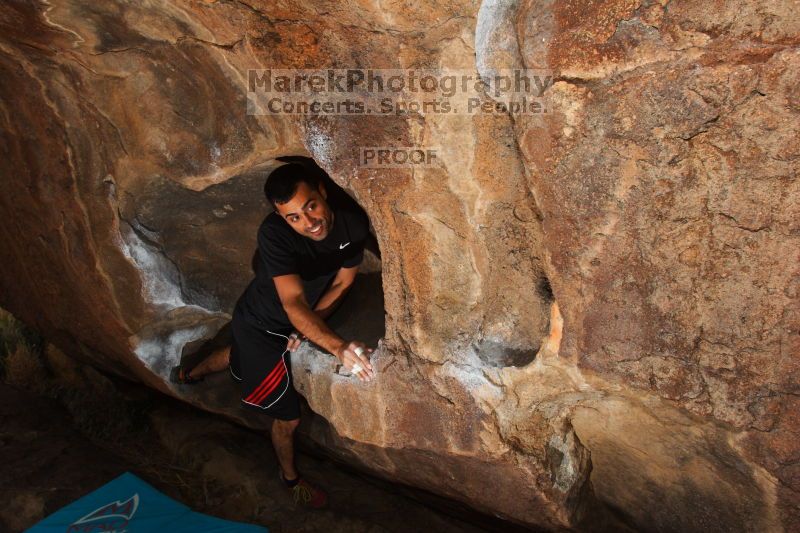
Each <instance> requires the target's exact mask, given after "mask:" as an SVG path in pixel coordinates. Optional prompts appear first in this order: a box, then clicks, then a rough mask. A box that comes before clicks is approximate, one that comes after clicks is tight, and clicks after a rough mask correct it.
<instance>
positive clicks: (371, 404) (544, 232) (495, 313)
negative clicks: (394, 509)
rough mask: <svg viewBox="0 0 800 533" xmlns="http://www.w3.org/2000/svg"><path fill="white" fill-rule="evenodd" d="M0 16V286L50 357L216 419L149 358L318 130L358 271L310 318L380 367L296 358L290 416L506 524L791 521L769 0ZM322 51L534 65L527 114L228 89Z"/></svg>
mask: <svg viewBox="0 0 800 533" xmlns="http://www.w3.org/2000/svg"><path fill="white" fill-rule="evenodd" d="M0 26H2V34H1V35H2V37H0V72H2V78H3V83H2V84H0V93H1V94H2V98H1V101H2V104H0V110H1V111H2V114H1V115H0V120H2V125H3V127H2V133H0V135H2V137H0V139H1V140H2V147H3V157H2V158H0V168H1V169H2V174H3V194H2V196H0V213H2V215H3V219H4V224H3V225H2V227H1V228H0V249H2V250H3V260H2V262H0V288H2V291H1V292H0V299H1V300H2V301H0V303H1V304H2V305H3V306H4V307H6V308H8V309H9V310H11V311H12V312H14V313H15V314H17V315H18V316H19V317H21V318H23V319H24V320H25V321H26V322H28V323H29V324H31V325H33V326H35V327H37V328H39V329H40V330H42V331H43V332H44V333H45V334H46V335H47V336H48V337H49V338H51V339H52V340H53V341H55V342H57V343H59V344H60V345H62V346H63V347H65V348H67V349H69V350H70V351H71V352H72V353H79V354H82V355H83V357H84V358H85V359H87V360H91V361H93V362H94V363H95V364H98V365H100V366H102V367H103V368H105V369H108V370H111V371H114V372H117V373H119V374H122V375H126V376H129V377H132V378H136V379H139V380H141V381H143V382H145V383H147V384H149V385H151V386H153V387H156V388H159V389H161V390H164V391H169V392H170V393H172V394H174V395H177V396H183V397H185V398H186V399H188V400H190V401H192V402H194V403H196V404H198V405H202V406H204V407H205V408H207V409H211V410H215V411H220V412H228V413H230V414H236V413H238V411H237V409H236V406H235V395H233V394H227V395H225V394H219V392H218V391H213V390H202V389H201V390H193V391H191V392H190V393H189V394H190V395H186V394H185V392H184V391H180V390H175V389H169V388H168V386H167V384H166V383H165V382H164V377H165V375H166V372H167V369H168V367H169V366H171V365H173V364H175V363H176V362H177V360H178V359H179V358H180V357H181V355H182V354H184V355H185V354H187V353H189V352H191V351H194V350H197V349H198V346H199V345H201V344H202V343H203V341H204V339H208V338H211V337H213V336H214V335H215V334H216V333H217V331H218V330H219V329H220V328H221V327H222V326H223V325H224V324H225V322H226V321H227V320H228V319H229V317H230V312H231V310H232V307H233V304H234V303H235V300H236V298H237V297H238V294H239V293H240V291H241V290H242V288H243V287H244V286H245V285H246V284H247V282H248V281H249V279H250V276H251V274H250V259H251V257H252V253H253V251H254V245H255V243H254V235H255V229H256V227H257V225H258V223H259V222H260V220H261V218H262V217H263V216H264V214H265V212H266V211H265V210H266V205H265V203H264V201H263V200H262V197H261V192H260V189H261V183H262V181H263V179H264V172H265V171H268V170H269V169H270V168H273V167H274V166H275V165H276V164H278V162H277V161H276V159H277V158H278V157H281V156H290V155H293V156H301V155H304V156H310V157H312V158H313V159H314V160H315V161H316V162H317V163H318V164H319V165H320V166H321V167H322V168H324V169H325V170H326V171H327V172H328V173H329V174H330V176H331V177H332V178H333V180H334V181H336V183H338V184H339V185H341V186H342V187H344V188H345V189H346V190H347V191H348V192H349V193H350V194H351V195H352V196H353V197H354V198H355V199H356V200H358V201H359V203H360V204H361V205H362V206H363V207H364V208H365V209H366V210H367V212H368V213H369V215H370V217H371V221H372V224H373V226H374V230H375V234H376V237H377V240H378V242H379V244H380V251H381V261H380V270H381V282H382V283H381V284H382V289H383V291H382V293H383V294H382V298H383V304H382V305H383V308H381V303H380V300H381V294H378V293H379V292H380V291H379V290H378V288H377V285H378V284H377V283H376V281H377V273H373V274H369V275H366V276H365V277H364V281H363V283H362V284H361V285H362V289H361V292H360V293H357V294H355V295H353V296H354V298H353V301H351V302H350V303H349V305H350V306H351V309H350V310H351V311H352V312H346V311H347V309H343V310H342V312H341V313H339V316H338V317H337V318H336V320H338V321H339V323H338V324H337V327H339V329H340V331H342V332H343V333H344V334H345V335H348V336H356V337H373V340H376V338H377V337H382V341H381V343H380V349H379V350H378V352H377V353H376V356H375V362H376V365H377V367H378V372H379V374H378V378H377V379H376V380H375V381H373V382H372V383H370V384H368V385H361V384H360V383H358V382H356V381H355V380H353V379H352V378H349V377H347V376H344V375H340V374H339V373H337V371H336V368H335V365H334V360H333V359H332V358H331V357H330V356H328V355H325V354H322V353H319V352H317V351H315V350H313V349H311V348H305V349H303V350H302V351H301V352H300V353H298V354H297V355H296V357H295V366H294V377H295V380H296V383H297V386H298V389H299V390H300V391H301V392H302V393H303V394H304V396H305V397H306V398H307V399H308V402H309V405H310V407H311V408H312V410H313V411H314V412H316V413H318V414H319V415H321V416H319V417H315V418H314V420H313V422H312V424H311V425H310V426H309V428H308V429H307V433H308V435H309V436H310V437H311V438H313V439H314V440H316V441H317V442H319V443H321V444H323V445H325V446H327V447H328V449H330V450H331V452H332V453H334V454H337V455H338V456H340V457H341V458H342V459H344V460H346V461H349V462H351V463H353V464H355V465H358V466H361V467H363V468H366V469H369V470H371V471H373V472H376V473H379V474H381V475H384V476H385V477H387V478H390V479H393V480H396V481H399V482H403V483H407V484H411V485H415V486H419V487H422V488H426V489H428V490H430V491H433V492H436V493H439V494H442V495H445V496H449V497H452V498H455V499H458V500H461V501H464V502H467V503H469V504H470V505H473V506H475V507H477V508H479V509H481V510H484V511H487V512H491V513H495V514H498V515H500V516H504V517H506V518H509V519H512V520H514V521H517V522H519V523H522V524H526V525H529V526H532V527H539V528H543V529H550V530H559V529H590V528H592V527H595V528H597V527H600V526H599V524H600V522H597V520H599V519H598V516H602V514H603V510H604V509H613V512H614V516H615V517H616V518H617V519H619V520H621V521H622V522H624V523H626V524H627V525H628V526H630V527H632V528H634V529H644V530H655V531H708V530H722V531H743V530H746V531H750V530H758V531H792V530H797V529H798V528H800V513H798V508H800V496H798V491H800V475H798V464H800V463H799V462H800V445H798V442H800V440H799V439H798V437H800V435H798V433H800V429H798V428H799V427H800V426H799V425H798V413H800V410H799V409H798V407H800V406H799V405H798V394H800V388H798V383H800V362H799V361H798V352H799V351H800V337H799V336H798V330H800V312H799V311H800V309H798V308H799V307H800V306H799V305H798V296H800V269H799V268H798V265H799V264H800V263H799V262H798V257H799V256H800V227H798V221H800V194H798V192H799V191H798V188H800V185H798V178H797V171H798V156H799V155H800V141H799V140H798V139H799V138H800V135H798V130H800V120H798V118H800V117H799V116H798V115H799V114H800V92H798V87H800V83H798V81H800V80H798V76H799V74H798V72H800V68H798V67H800V47H799V45H800V19H799V18H798V17H797V15H796V6H795V5H794V4H793V3H792V2H790V1H788V0H786V1H783V2H781V1H777V0H775V1H768V2H758V1H755V0H752V1H751V0H747V1H738V2H734V1H721V2H716V3H713V4H709V3H707V2H700V1H697V0H684V1H678V0H675V1H672V2H667V1H633V0H631V1H624V0H618V1H617V0H605V1H597V2H577V1H563V2H551V1H544V0H543V1H536V0H520V1H498V0H485V1H484V2H483V3H482V4H480V5H477V4H476V3H472V2H441V3H437V4H436V5H435V6H432V5H427V6H425V7H423V6H421V5H416V4H406V3H389V4H386V3H384V4H383V5H375V4H371V3H362V2H355V3H348V2H344V3H342V2H323V3H319V2H303V1H296V2H289V3H279V4H277V5H276V4H275V3H273V2H267V1H250V2H241V1H238V0H237V1H232V2H227V1H219V2H215V1H213V0H209V1H205V2H197V1H190V0H185V1H178V2H152V3H148V4H146V5H145V4H140V3H124V2H103V3H96V4H95V3H91V4H90V3H86V2H79V1H72V2H70V1H66V0H59V1H56V2H47V3H45V2H29V1H22V0H19V1H16V0H15V1H11V2H5V3H4V5H3V6H2V7H0ZM327 67H331V68H348V67H370V68H396V69H401V68H425V69H440V68H452V69H465V70H471V71H475V70H476V69H477V71H478V72H479V73H480V74H481V75H483V76H487V77H490V76H492V75H493V74H494V73H496V72H499V71H501V70H503V69H513V68H526V69H541V70H544V71H547V72H549V73H550V74H549V75H551V76H552V78H551V80H552V85H550V86H549V87H548V88H547V91H546V92H545V95H544V108H545V109H546V112H545V113H538V114H537V113H533V114H532V113H493V114H472V115H468V114H461V115H457V114H435V113H425V114H411V115H400V116H395V115H389V116H367V115H362V116H352V115H351V116H341V115H338V116H319V117H310V116H309V117H301V116H291V115H253V114H248V113H246V91H247V79H248V78H247V71H248V69H264V68H272V69H277V68H284V69H299V68H327ZM489 98H490V97H489V96H486V97H485V99H486V101H490V100H489ZM368 146H413V147H426V146H435V147H437V148H438V152H437V155H438V157H437V162H436V164H434V165H430V166H426V167H421V168H407V167H406V168H396V169H369V168H365V167H363V166H360V165H359V159H358V153H359V149H360V148H361V147H368ZM371 264H372V265H373V267H374V266H375V265H376V264H378V261H377V259H375V258H374V257H373V258H371ZM372 270H373V272H374V271H375V268H373V269H372ZM384 310H385V324H380V322H381V315H382V312H383V311H384ZM364 327H367V328H369V332H368V333H365V332H364ZM232 400H234V401H232ZM615 527H617V528H621V527H622V525H621V523H620V524H617V525H616V526H615Z"/></svg>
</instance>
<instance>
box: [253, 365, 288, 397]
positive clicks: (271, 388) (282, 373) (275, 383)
mask: <svg viewBox="0 0 800 533" xmlns="http://www.w3.org/2000/svg"><path fill="white" fill-rule="evenodd" d="M285 375H286V369H285V368H283V367H281V371H280V372H278V374H277V375H276V376H275V379H273V381H272V383H270V385H269V387H267V388H266V389H265V390H264V391H262V392H261V393H260V394H259V395H258V397H257V398H256V399H255V400H254V401H253V403H258V404H260V403H261V402H263V401H264V399H265V398H266V397H267V396H269V395H270V394H272V391H274V390H275V389H276V388H277V387H278V385H280V384H281V381H283V376H285Z"/></svg>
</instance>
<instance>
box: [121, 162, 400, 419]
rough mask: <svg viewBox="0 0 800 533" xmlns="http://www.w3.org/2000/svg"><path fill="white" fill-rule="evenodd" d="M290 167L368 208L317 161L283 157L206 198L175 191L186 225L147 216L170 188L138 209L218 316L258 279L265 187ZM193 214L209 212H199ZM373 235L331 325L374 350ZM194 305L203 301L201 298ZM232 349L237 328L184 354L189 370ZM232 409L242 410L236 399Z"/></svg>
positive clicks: (379, 329) (186, 283) (223, 397)
mask: <svg viewBox="0 0 800 533" xmlns="http://www.w3.org/2000/svg"><path fill="white" fill-rule="evenodd" d="M286 162H297V163H301V164H303V165H304V166H306V167H307V168H308V170H309V172H313V173H315V174H316V175H317V176H318V177H319V179H320V180H321V181H322V182H323V183H324V185H325V188H326V190H327V191H328V199H329V201H330V202H337V203H338V204H339V205H342V204H347V205H348V208H349V209H358V210H363V208H362V207H361V206H359V205H358V203H357V202H356V201H355V200H354V199H353V197H352V196H351V195H349V194H348V193H347V192H346V191H345V190H344V189H342V188H341V187H340V186H339V185H337V184H336V183H335V182H334V181H333V180H332V179H331V178H330V177H329V176H328V175H327V174H326V173H325V171H324V170H322V169H321V168H320V167H319V166H318V165H317V164H316V162H315V161H314V160H313V159H310V158H307V157H301V156H287V157H281V158H278V160H277V161H273V162H271V163H269V164H268V165H264V166H261V167H259V168H256V169H253V170H251V171H248V172H245V173H243V174H241V175H238V176H235V177H233V178H231V179H230V180H228V181H226V182H224V183H220V184H218V185H214V186H212V187H209V188H207V189H205V190H204V191H201V192H195V191H188V190H186V189H183V188H179V190H175V189H174V187H172V186H169V187H170V189H172V192H174V193H176V194H178V195H179V197H180V200H179V202H178V204H179V205H180V207H181V209H180V211H179V212H174V209H173V219H174V218H178V219H182V220H184V221H185V222H184V223H182V224H181V223H177V222H175V221H174V220H173V221H171V222H166V220H165V221H164V223H162V224H160V225H159V224H154V223H153V219H154V218H157V217H153V216H148V215H150V214H152V213H156V212H158V211H159V208H158V207H156V206H157V205H158V204H159V203H161V202H163V201H164V200H160V199H163V198H165V196H164V193H163V190H162V191H161V193H160V194H151V195H150V196H149V201H148V202H141V203H140V205H141V206H143V207H141V208H140V209H137V219H139V220H140V222H142V219H143V218H144V219H145V220H146V224H147V227H148V228H151V229H153V228H154V227H156V228H160V229H161V230H162V231H164V229H167V228H169V230H168V231H167V233H169V236H167V235H163V237H162V239H161V243H162V251H163V253H164V255H166V256H167V257H169V258H170V260H171V262H172V263H173V264H174V265H175V266H176V267H177V268H178V270H179V272H180V273H181V278H182V282H181V288H182V290H183V291H184V292H185V293H189V294H195V295H196V294H203V295H205V297H204V298H203V299H202V301H205V302H208V301H211V302H215V304H216V305H215V307H216V309H213V310H215V311H216V310H221V311H224V312H226V313H232V312H233V308H234V306H235V304H236V301H237V299H238V298H239V296H240V295H241V294H242V292H243V291H244V289H245V288H246V286H247V284H248V283H249V282H250V280H252V279H253V276H254V273H255V269H256V268H257V267H258V265H259V261H258V260H257V259H258V251H257V249H256V233H257V230H258V227H259V225H260V224H261V221H262V220H263V219H264V217H265V216H267V215H268V214H269V213H270V212H271V211H272V207H271V206H270V205H269V203H268V202H267V201H266V198H264V194H263V185H264V181H265V180H266V177H267V176H268V175H269V173H270V172H271V171H272V170H273V169H274V168H277V167H278V166H280V165H281V164H282V163H286ZM193 211H203V212H204V213H205V214H203V215H201V214H196V213H194V214H193V213H192V212H193ZM208 212H210V213H211V216H208ZM198 220H201V221H202V220H206V222H204V223H201V222H198ZM142 223H145V222H142ZM334 223H335V222H334ZM156 231H158V230H156ZM370 232H371V235H370V238H369V239H368V241H367V244H366V249H365V251H364V260H363V262H362V264H361V266H360V267H359V274H358V275H357V277H356V281H355V283H354V285H353V286H352V288H351V289H350V291H349V292H348V294H347V295H346V296H345V298H344V300H343V301H342V302H341V304H340V305H339V308H338V309H337V310H336V311H335V312H334V313H333V315H331V316H330V317H329V318H328V320H327V323H328V325H329V326H330V327H331V328H332V329H333V330H334V331H336V332H337V333H338V334H339V335H341V336H342V337H343V338H345V339H357V340H361V341H363V342H365V343H366V344H367V345H368V346H371V347H374V346H376V345H377V343H378V341H379V340H380V339H381V338H382V337H383V335H384V331H385V316H384V307H383V286H382V282H381V259H380V250H379V248H378V242H377V239H376V238H375V234H374V228H373V227H372V225H371V224H370ZM159 233H160V232H159ZM192 235H194V237H192ZM193 300H194V301H195V302H198V301H199V300H198V299H197V298H194V299H193ZM230 343H231V333H230V324H226V325H225V326H224V327H223V328H222V329H220V330H219V331H217V332H216V334H213V336H211V337H210V336H208V335H206V336H204V337H203V338H200V339H198V340H195V341H193V342H190V343H187V344H186V345H185V346H184V347H183V350H182V354H183V357H182V363H183V364H185V365H186V366H188V367H192V366H195V365H197V364H198V363H199V362H200V361H202V360H204V359H205V358H206V357H208V356H209V355H210V354H211V353H212V352H213V351H214V350H216V349H217V348H220V347H224V346H227V345H230ZM220 374H223V375H225V374H227V372H224V373H220ZM209 378H210V379H212V380H214V381H216V380H217V379H220V380H221V379H227V377H225V378H223V377H222V376H219V377H217V376H209ZM192 389H193V390H192V391H191V392H189V391H187V393H188V394H189V395H190V396H194V395H195V394H199V393H200V391H199V390H197V391H195V390H194V389H195V388H194V387H193V388H192ZM202 389H204V390H203V392H202V394H201V395H202V397H203V399H204V400H205V401H211V402H213V403H217V402H216V401H215V400H214V399H213V398H214V397H216V398H217V399H218V401H219V403H227V402H228V400H231V399H233V397H232V396H231V394H230V392H226V391H224V390H213V389H215V387H202ZM231 405H235V401H234V402H233V403H231Z"/></svg>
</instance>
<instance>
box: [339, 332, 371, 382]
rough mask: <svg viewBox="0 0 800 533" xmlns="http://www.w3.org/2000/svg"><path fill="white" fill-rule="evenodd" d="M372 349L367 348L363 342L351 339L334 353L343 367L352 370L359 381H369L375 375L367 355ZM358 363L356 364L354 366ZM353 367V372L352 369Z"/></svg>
mask: <svg viewBox="0 0 800 533" xmlns="http://www.w3.org/2000/svg"><path fill="white" fill-rule="evenodd" d="M372 352H373V350H372V349H370V348H367V347H366V345H365V344H364V343H363V342H359V341H351V342H348V343H345V344H344V345H343V346H342V348H340V349H339V350H337V353H336V354H335V355H336V357H337V358H338V359H339V361H341V362H342V364H343V365H344V367H345V368H346V369H347V370H348V371H350V372H353V374H355V375H356V376H358V379H360V380H361V381H369V380H371V379H372V378H373V377H374V376H375V372H374V371H373V370H372V365H371V364H370V362H369V356H370V355H371V354H372ZM356 365H358V366H356ZM354 367H355V372H354V371H353V370H354Z"/></svg>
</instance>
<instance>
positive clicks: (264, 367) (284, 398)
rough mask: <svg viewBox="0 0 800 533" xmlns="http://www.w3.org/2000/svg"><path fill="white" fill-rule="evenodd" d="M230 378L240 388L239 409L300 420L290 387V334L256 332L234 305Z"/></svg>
mask: <svg viewBox="0 0 800 533" xmlns="http://www.w3.org/2000/svg"><path fill="white" fill-rule="evenodd" d="M231 332H232V333H233V343H232V346H231V365H230V369H231V374H232V375H233V377H234V378H236V380H237V381H239V382H241V385H242V405H244V406H245V407H247V408H250V409H254V410H256V411H259V412H261V413H264V414H267V415H269V416H271V417H273V418H278V419H280V420H296V419H298V418H300V400H299V399H298V397H297V392H296V391H295V390H294V384H293V383H292V367H291V358H290V352H289V351H288V350H287V349H286V344H287V342H289V335H290V334H291V332H292V330H291V329H290V330H281V331H269V330H266V329H260V328H257V327H255V326H253V325H252V324H250V323H249V322H247V321H246V320H245V319H244V316H243V315H242V313H241V312H240V311H239V306H238V305H237V306H236V308H235V309H234V311H233V319H232V320H231Z"/></svg>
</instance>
